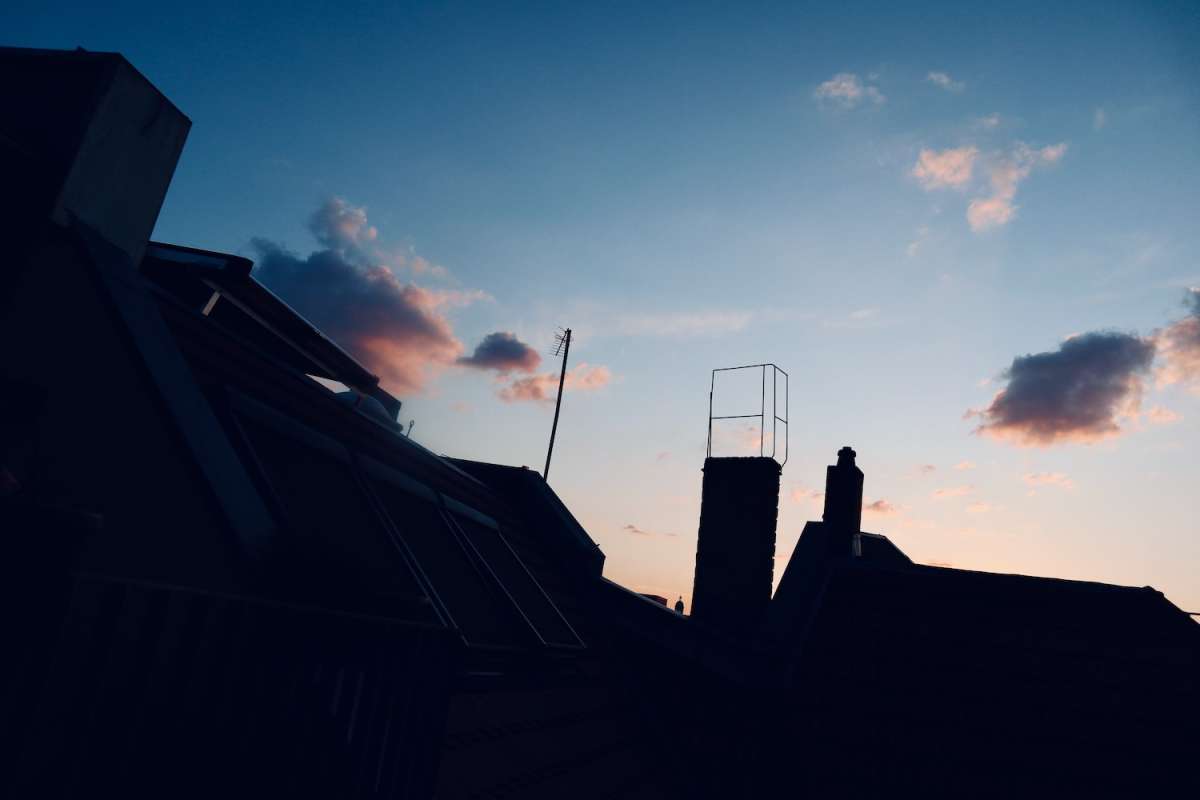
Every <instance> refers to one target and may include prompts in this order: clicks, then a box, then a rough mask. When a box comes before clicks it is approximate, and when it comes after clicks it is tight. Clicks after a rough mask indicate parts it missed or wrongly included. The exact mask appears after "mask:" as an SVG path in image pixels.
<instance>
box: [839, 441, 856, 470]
mask: <svg viewBox="0 0 1200 800" xmlns="http://www.w3.org/2000/svg"><path fill="white" fill-rule="evenodd" d="M837 454H838V466H839V467H844V466H849V467H853V466H854V457H855V456H856V455H858V453H855V452H854V448H852V447H850V445H846V446H845V447H843V448H842V449H841V450H838V453H837Z"/></svg>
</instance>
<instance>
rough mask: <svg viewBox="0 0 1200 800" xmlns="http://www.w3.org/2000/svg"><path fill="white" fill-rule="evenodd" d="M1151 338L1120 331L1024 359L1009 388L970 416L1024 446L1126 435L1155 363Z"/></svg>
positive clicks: (988, 431)
mask: <svg viewBox="0 0 1200 800" xmlns="http://www.w3.org/2000/svg"><path fill="white" fill-rule="evenodd" d="M1154 353H1155V343H1154V341H1153V340H1152V339H1145V338H1141V337H1139V336H1137V335H1135V334H1129V333H1118V332H1111V331H1106V332H1096V333H1085V334H1082V335H1080V336H1074V337H1072V338H1070V339H1067V340H1066V341H1065V342H1063V343H1062V344H1061V345H1059V348H1058V349H1057V350H1054V351H1049V352H1045V353H1033V354H1030V355H1025V356H1018V357H1017V358H1014V359H1013V362H1012V365H1011V366H1009V367H1008V369H1007V370H1005V371H1004V373H1003V377H1004V378H1006V379H1007V381H1008V383H1007V385H1006V386H1005V387H1004V388H1003V389H1001V390H1000V391H999V392H997V393H996V396H995V397H994V398H993V399H992V402H991V404H990V405H989V406H988V407H987V408H985V409H983V410H981V411H970V412H968V415H969V416H975V417H978V418H979V419H980V424H979V426H978V427H977V428H976V429H975V430H976V432H977V433H981V434H983V435H986V436H990V437H993V438H996V439H1001V440H1006V441H1009V442H1013V443H1015V444H1020V445H1033V446H1045V445H1052V444H1058V443H1061V442H1072V441H1074V442H1093V441H1096V440H1099V439H1103V438H1105V437H1108V436H1114V435H1116V434H1118V433H1120V432H1121V426H1120V424H1119V420H1120V419H1121V418H1122V417H1127V416H1132V415H1134V414H1136V413H1137V411H1138V409H1139V408H1140V404H1141V397H1142V391H1143V377H1144V376H1145V375H1146V374H1147V373H1148V372H1149V370H1150V366H1151V363H1152V362H1153V360H1154Z"/></svg>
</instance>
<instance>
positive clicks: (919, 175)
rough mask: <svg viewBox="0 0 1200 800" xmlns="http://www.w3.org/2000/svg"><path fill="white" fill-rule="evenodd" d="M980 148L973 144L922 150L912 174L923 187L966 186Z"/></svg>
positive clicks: (931, 188)
mask: <svg viewBox="0 0 1200 800" xmlns="http://www.w3.org/2000/svg"><path fill="white" fill-rule="evenodd" d="M978 155H979V149H978V148H977V147H975V146H973V145H968V146H965V147H952V148H948V149H946V150H928V149H925V150H922V151H921V153H920V155H918V156H917V163H916V164H915V165H914V166H913V168H912V173H911V174H912V176H913V177H914V178H916V179H917V180H918V181H919V182H920V184H921V187H922V188H923V189H925V190H926V191H930V190H933V189H945V188H948V187H953V188H959V187H963V186H966V185H967V183H969V182H970V180H971V174H972V172H973V171H974V169H975V159H976V157H978Z"/></svg>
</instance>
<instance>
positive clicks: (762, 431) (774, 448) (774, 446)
mask: <svg viewBox="0 0 1200 800" xmlns="http://www.w3.org/2000/svg"><path fill="white" fill-rule="evenodd" d="M747 369H757V370H760V371H761V373H762V393H761V395H760V404H759V410H758V413H757V414H725V415H719V416H713V392H714V391H715V390H716V386H717V373H718V372H736V371H738V370H747ZM767 370H770V373H771V452H770V453H768V452H767V450H766V434H767ZM781 375H782V376H783V416H782V417H781V416H779V377H780V376H781ZM787 417H788V374H787V373H786V372H784V371H783V370H781V369H780V368H779V367H778V366H776V365H775V364H770V363H768V364H746V365H743V366H740V367H718V368H717V369H714V370H713V371H712V380H711V381H710V383H709V387H708V447H707V451H706V452H707V455H708V457H709V458H712V445H713V420H727V419H757V420H758V421H759V430H758V455H759V456H760V457H765V458H773V459H775V460H776V461H779V465H780V466H783V465H784V464H786V463H787V460H788V420H787ZM780 423H783V460H782V461H780V460H779V424H780Z"/></svg>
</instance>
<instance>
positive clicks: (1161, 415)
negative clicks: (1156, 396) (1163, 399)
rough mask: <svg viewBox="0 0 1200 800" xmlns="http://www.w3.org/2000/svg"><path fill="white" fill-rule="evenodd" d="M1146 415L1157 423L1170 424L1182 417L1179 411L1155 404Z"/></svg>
mask: <svg viewBox="0 0 1200 800" xmlns="http://www.w3.org/2000/svg"><path fill="white" fill-rule="evenodd" d="M1146 417H1147V419H1149V420H1150V421H1151V422H1152V423H1154V424H1155V425H1170V424H1171V423H1172V422H1178V421H1179V420H1180V419H1182V417H1181V416H1180V415H1179V413H1178V412H1176V411H1172V410H1171V409H1169V408H1164V407H1163V406H1153V407H1152V408H1151V409H1150V410H1149V411H1147V412H1146Z"/></svg>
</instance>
